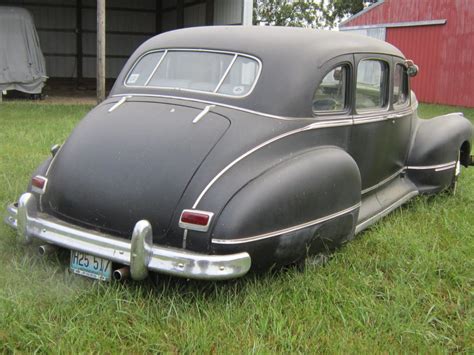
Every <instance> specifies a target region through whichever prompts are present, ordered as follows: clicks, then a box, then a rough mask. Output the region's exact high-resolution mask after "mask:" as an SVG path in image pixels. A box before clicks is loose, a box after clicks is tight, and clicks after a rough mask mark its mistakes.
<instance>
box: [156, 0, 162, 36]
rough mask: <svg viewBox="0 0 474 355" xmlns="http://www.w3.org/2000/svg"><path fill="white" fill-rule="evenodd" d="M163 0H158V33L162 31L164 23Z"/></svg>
mask: <svg viewBox="0 0 474 355" xmlns="http://www.w3.org/2000/svg"><path fill="white" fill-rule="evenodd" d="M162 9H163V1H162V0H156V9H155V32H156V34H159V33H161V31H162V30H163V28H162V27H163V25H162V22H163V20H162V18H161V17H162V16H163V12H162Z"/></svg>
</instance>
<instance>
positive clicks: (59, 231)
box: [5, 193, 251, 280]
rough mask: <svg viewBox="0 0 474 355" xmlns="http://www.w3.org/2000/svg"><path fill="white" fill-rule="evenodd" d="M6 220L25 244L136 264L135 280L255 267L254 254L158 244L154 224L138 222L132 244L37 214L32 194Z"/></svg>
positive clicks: (221, 276)
mask: <svg viewBox="0 0 474 355" xmlns="http://www.w3.org/2000/svg"><path fill="white" fill-rule="evenodd" d="M7 213H8V215H7V218H6V219H5V222H6V223H7V224H8V225H9V226H11V227H13V228H16V229H17V232H18V238H19V239H20V241H23V242H29V241H31V240H32V239H40V240H42V241H44V242H47V243H50V244H53V245H56V246H58V247H62V248H66V249H70V250H77V251H81V252H84V253H88V254H92V255H96V256H99V257H102V258H105V259H108V260H111V261H113V262H116V263H119V264H123V265H130V270H131V274H132V277H134V278H136V279H141V278H143V277H145V276H146V273H147V270H149V271H157V272H161V273H164V274H169V275H173V276H179V277H185V278H191V279H202V280H226V279H232V278H236V277H240V276H243V275H245V274H246V273H247V272H248V271H249V269H250V266H251V258H250V255H249V254H248V253H245V252H242V253H236V254H228V255H208V254H200V253H196V252H191V251H188V250H183V249H178V248H171V247H165V246H160V245H156V244H152V242H151V236H152V234H153V232H152V230H151V226H150V224H149V222H147V221H145V220H142V221H139V222H137V224H136V225H135V228H134V232H133V234H132V240H131V241H130V240H128V239H124V238H118V237H115V236H112V235H108V234H105V233H100V232H97V231H94V230H90V229H86V228H81V227H78V226H74V225H72V224H69V223H66V222H64V221H61V220H59V219H57V218H54V217H53V216H50V215H48V214H45V213H39V212H37V210H36V199H35V196H34V195H33V194H31V193H25V194H23V195H22V196H21V197H20V200H19V203H18V207H15V205H13V204H12V205H10V206H8V208H7Z"/></svg>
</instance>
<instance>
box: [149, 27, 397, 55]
mask: <svg viewBox="0 0 474 355" xmlns="http://www.w3.org/2000/svg"><path fill="white" fill-rule="evenodd" d="M196 46H198V47H200V48H206V49H222V50H229V51H237V52H245V53H248V54H252V55H255V56H257V57H261V58H262V60H265V59H266V58H265V56H266V54H269V53H273V54H274V53H278V55H279V56H282V55H283V56H287V58H288V60H293V59H294V57H295V56H299V55H302V56H305V55H311V56H312V57H313V58H318V59H319V61H320V62H325V61H326V60H328V59H331V58H334V57H337V56H339V55H342V54H346V53H360V52H362V53H363V52H370V53H380V54H390V55H394V56H399V57H403V54H402V53H401V52H400V51H399V50H398V49H397V48H396V47H394V46H392V45H391V44H389V43H387V42H384V41H380V40H377V39H374V38H370V37H367V36H361V35H355V34H350V33H347V32H339V31H326V30H314V29H308V28H295V27H277V26H210V27H193V28H186V29H181V30H175V31H170V32H165V33H163V34H161V35H159V36H156V37H153V38H151V39H150V40H148V41H147V42H145V44H144V45H143V47H142V48H141V50H143V51H147V50H151V49H156V48H169V47H183V48H187V47H191V48H196ZM282 49H284V50H282Z"/></svg>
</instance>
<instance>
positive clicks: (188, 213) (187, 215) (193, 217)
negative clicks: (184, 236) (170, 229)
mask: <svg viewBox="0 0 474 355" xmlns="http://www.w3.org/2000/svg"><path fill="white" fill-rule="evenodd" d="M213 215H214V213H212V212H206V211H198V210H183V212H182V213H181V217H180V218H179V226H180V227H181V228H184V229H190V230H194V231H199V232H207V230H208V229H209V225H210V223H211V220H212V216H213Z"/></svg>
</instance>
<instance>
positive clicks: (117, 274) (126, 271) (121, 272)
mask: <svg viewBox="0 0 474 355" xmlns="http://www.w3.org/2000/svg"><path fill="white" fill-rule="evenodd" d="M113 276H114V280H116V281H124V280H127V279H128V278H130V268H129V267H128V266H124V267H122V268H120V269H117V270H115V271H114V273H113Z"/></svg>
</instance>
